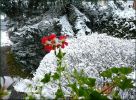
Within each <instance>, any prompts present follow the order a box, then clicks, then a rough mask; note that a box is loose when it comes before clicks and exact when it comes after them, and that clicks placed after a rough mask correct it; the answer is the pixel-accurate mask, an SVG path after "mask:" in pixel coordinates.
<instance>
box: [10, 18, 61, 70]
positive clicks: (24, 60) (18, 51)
mask: <svg viewBox="0 0 136 100" xmlns="http://www.w3.org/2000/svg"><path fill="white" fill-rule="evenodd" d="M32 21H33V20H32ZM58 23H59V19H57V18H54V19H50V20H46V19H43V20H42V21H40V22H38V23H37V22H35V23H33V25H32V22H31V20H29V21H28V22H27V25H25V26H24V27H21V28H19V29H18V30H17V31H15V32H13V33H12V34H11V36H10V39H11V41H12V42H13V43H14V44H13V46H12V52H13V53H14V55H15V57H16V60H17V61H18V62H19V63H20V65H21V66H22V67H23V69H26V70H29V71H33V70H35V69H36V68H37V66H38V65H39V62H40V60H41V59H42V57H43V56H44V54H45V53H43V51H42V46H41V44H40V39H41V37H42V36H43V35H48V34H47V33H48V32H51V31H53V30H54V31H55V32H56V31H60V29H59V27H61V26H59V25H57V24H58ZM57 26H58V27H57ZM56 27H57V28H56Z"/></svg>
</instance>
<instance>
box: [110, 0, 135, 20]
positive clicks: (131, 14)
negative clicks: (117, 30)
mask: <svg viewBox="0 0 136 100" xmlns="http://www.w3.org/2000/svg"><path fill="white" fill-rule="evenodd" d="M120 2H121V1H120ZM121 3H122V6H123V7H124V10H120V9H118V8H116V7H115V4H114V3H113V1H110V2H109V4H110V5H111V6H112V7H113V12H114V14H115V15H118V16H119V17H120V18H128V19H131V18H136V13H135V10H134V9H133V8H132V5H133V1H127V2H121ZM129 6H130V7H129Z"/></svg>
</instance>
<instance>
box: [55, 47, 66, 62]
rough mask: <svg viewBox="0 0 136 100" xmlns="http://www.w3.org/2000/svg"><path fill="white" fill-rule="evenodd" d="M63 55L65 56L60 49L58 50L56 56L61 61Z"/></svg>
mask: <svg viewBox="0 0 136 100" xmlns="http://www.w3.org/2000/svg"><path fill="white" fill-rule="evenodd" d="M64 55H65V53H63V52H62V51H61V49H59V52H58V54H57V55H56V56H57V57H58V58H59V59H60V60H61V59H62V58H63V57H64Z"/></svg>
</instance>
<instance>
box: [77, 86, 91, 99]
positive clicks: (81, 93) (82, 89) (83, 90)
mask: <svg viewBox="0 0 136 100" xmlns="http://www.w3.org/2000/svg"><path fill="white" fill-rule="evenodd" d="M91 91H92V90H91V89H89V88H87V87H83V86H80V87H79V89H78V95H79V96H80V97H81V96H84V97H85V98H86V97H89V95H90V92H91Z"/></svg>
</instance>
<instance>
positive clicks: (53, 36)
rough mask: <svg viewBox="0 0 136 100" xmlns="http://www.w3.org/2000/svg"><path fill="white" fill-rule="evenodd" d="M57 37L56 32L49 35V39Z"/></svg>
mask: <svg viewBox="0 0 136 100" xmlns="http://www.w3.org/2000/svg"><path fill="white" fill-rule="evenodd" d="M55 38H56V34H54V33H52V34H51V35H50V36H49V37H48V39H49V41H51V40H54V39H55Z"/></svg>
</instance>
